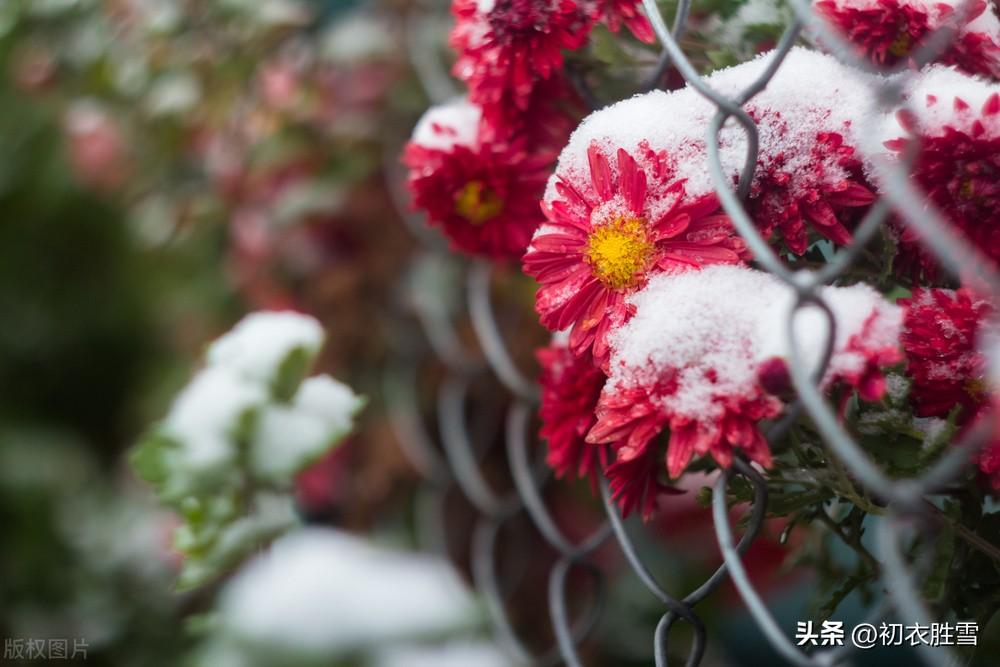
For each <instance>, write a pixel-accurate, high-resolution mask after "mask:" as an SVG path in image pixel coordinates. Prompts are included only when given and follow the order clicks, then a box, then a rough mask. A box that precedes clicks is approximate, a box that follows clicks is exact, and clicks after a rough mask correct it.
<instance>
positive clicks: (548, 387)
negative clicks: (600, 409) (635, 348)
mask: <svg viewBox="0 0 1000 667" xmlns="http://www.w3.org/2000/svg"><path fill="white" fill-rule="evenodd" d="M536 356H537V357H538V363H539V364H541V367H542V375H541V377H540V379H539V384H540V385H541V388H542V405H541V408H540V409H539V411H538V414H539V416H540V417H541V420H542V428H541V431H540V435H541V436H542V438H544V439H545V440H546V441H547V442H548V445H549V455H548V458H547V462H548V464H549V467H550V468H552V469H553V470H554V471H555V472H556V475H557V476H558V477H566V476H569V477H573V476H576V477H581V478H584V477H586V478H588V479H590V480H591V482H592V483H593V482H595V481H596V479H597V475H598V474H599V473H600V468H599V451H601V448H599V447H594V446H593V445H590V444H588V443H587V442H586V441H585V440H584V438H585V437H586V435H587V432H588V431H590V428H591V427H592V426H593V425H594V422H595V421H596V420H597V417H596V416H595V414H594V408H595V407H596V405H597V399H598V397H599V396H600V394H601V387H603V386H604V380H605V376H604V373H602V372H601V371H600V369H598V368H596V367H595V366H594V364H593V363H592V362H591V360H590V359H589V358H588V357H580V356H576V355H574V354H573V353H572V352H570V350H569V348H567V347H566V345H565V344H563V343H561V342H557V341H553V342H552V343H551V344H550V345H549V347H546V348H542V349H540V350H538V351H537V353H536Z"/></svg>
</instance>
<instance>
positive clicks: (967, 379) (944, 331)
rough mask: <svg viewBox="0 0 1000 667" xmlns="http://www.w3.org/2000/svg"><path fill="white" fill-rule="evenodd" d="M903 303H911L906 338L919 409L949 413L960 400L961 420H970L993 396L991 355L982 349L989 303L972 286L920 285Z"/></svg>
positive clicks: (923, 413) (907, 306)
mask: <svg viewBox="0 0 1000 667" xmlns="http://www.w3.org/2000/svg"><path fill="white" fill-rule="evenodd" d="M899 303H900V304H901V305H902V306H903V307H904V308H905V314H904V318H903V327H904V328H903V333H902V336H901V337H900V339H901V341H902V343H903V349H904V351H905V352H906V371H907V373H908V374H909V375H910V377H912V378H913V388H912V389H911V396H912V399H913V402H914V403H915V406H916V414H917V415H919V416H921V417H946V416H948V413H949V412H950V411H951V410H952V408H954V407H955V406H956V405H960V406H962V411H961V413H960V414H959V423H962V424H965V423H968V422H969V421H970V420H972V419H973V418H974V417H975V416H976V415H977V414H978V413H979V411H980V410H981V409H982V408H983V406H984V405H985V404H986V403H987V401H988V400H989V393H988V391H987V389H986V381H985V374H986V360H985V359H984V357H983V355H982V353H981V352H980V351H979V348H978V343H979V341H978V338H979V331H980V328H981V326H982V324H983V322H984V321H985V319H986V317H987V316H988V315H989V313H990V312H991V308H990V305H989V303H987V302H986V301H984V300H982V299H979V298H978V297H976V295H975V294H973V292H972V291H971V290H969V289H968V288H962V289H959V290H957V291H952V290H946V289H919V288H918V289H916V290H914V292H913V296H912V297H911V298H909V299H900V301H899Z"/></svg>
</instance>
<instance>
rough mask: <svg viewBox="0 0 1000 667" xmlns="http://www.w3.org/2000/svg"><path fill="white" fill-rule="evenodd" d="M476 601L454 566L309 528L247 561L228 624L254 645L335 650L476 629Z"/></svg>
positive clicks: (226, 605)
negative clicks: (470, 628) (467, 628)
mask: <svg viewBox="0 0 1000 667" xmlns="http://www.w3.org/2000/svg"><path fill="white" fill-rule="evenodd" d="M477 618H478V610H477V605H476V603H475V601H474V599H473V598H472V596H471V595H470V593H469V591H468V589H467V588H466V586H465V585H464V584H463V583H462V581H461V580H460V579H459V577H458V575H457V573H456V572H455V571H454V570H453V569H452V568H451V566H450V565H448V564H447V563H445V562H444V561H442V560H439V559H436V558H432V557H429V556H423V555H416V554H410V553H405V552H396V551H390V550H387V549H383V548H378V547H376V546H373V545H372V544H369V543H367V542H365V541H363V540H361V539H358V538H356V537H353V536H351V535H348V534H347V533H344V532H340V531H336V530H329V529H320V528H312V529H304V530H301V531H299V532H297V533H293V534H291V535H288V536H286V537H284V538H282V539H280V540H278V541H277V542H275V544H274V545H273V546H272V548H271V550H270V551H269V552H268V553H265V554H262V555H260V556H258V557H257V558H255V559H254V560H253V561H251V562H250V563H249V564H248V565H247V566H245V567H244V568H243V569H242V570H241V571H240V572H239V573H238V574H237V575H236V576H235V577H234V578H233V579H232V580H231V581H230V583H229V584H227V586H226V587H225V589H224V590H223V592H222V595H221V602H220V620H221V622H222V626H223V628H225V629H226V630H228V631H229V632H230V633H231V634H232V635H234V636H235V637H237V638H238V639H239V640H240V641H241V642H245V643H246V644H248V645H250V646H259V647H263V648H266V650H268V651H285V652H288V653H290V654H306V655H312V656H322V657H330V656H336V655H339V654H343V653H345V652H348V651H354V650H360V649H365V648H370V647H373V646H375V645H384V643H387V642H399V641H407V640H413V639H415V638H421V637H426V636H429V635H440V634H442V633H448V632H452V631H454V630H456V629H459V628H463V627H468V626H469V624H470V623H472V622H474V621H475V620H476V619H477Z"/></svg>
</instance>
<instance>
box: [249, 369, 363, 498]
mask: <svg viewBox="0 0 1000 667" xmlns="http://www.w3.org/2000/svg"><path fill="white" fill-rule="evenodd" d="M364 405H365V399H364V398H362V397H359V396H357V395H356V394H355V393H354V392H353V391H351V389H350V387H348V386H347V385H345V384H343V383H341V382H338V381H337V380H334V379H333V378H331V377H330V376H328V375H319V376H316V377H311V378H308V379H306V380H305V381H304V382H303V383H302V385H301V387H299V390H298V392H297V393H296V394H295V396H294V398H292V401H291V403H290V404H288V405H269V406H267V407H265V408H264V409H263V410H262V411H261V413H260V418H259V420H258V422H257V428H256V430H255V431H254V434H253V437H252V439H251V441H250V452H249V461H250V467H251V470H252V471H253V474H254V476H255V477H256V478H258V479H260V480H263V481H267V482H269V483H271V484H274V485H278V486H284V485H287V484H290V482H291V480H292V478H293V477H294V475H295V474H297V473H299V472H301V471H302V470H303V469H304V468H306V467H307V466H308V465H309V464H310V463H313V462H315V461H316V460H318V459H319V458H321V457H322V456H323V455H324V454H326V453H327V452H328V451H329V450H330V449H331V448H332V447H333V446H334V445H336V444H338V443H340V442H341V441H343V439H344V438H345V437H346V436H347V434H348V433H350V432H351V429H352V427H353V423H352V422H353V418H354V416H355V415H356V414H357V413H358V412H359V411H360V410H361V409H362V408H363V407H364Z"/></svg>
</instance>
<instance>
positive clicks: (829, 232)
mask: <svg viewBox="0 0 1000 667" xmlns="http://www.w3.org/2000/svg"><path fill="white" fill-rule="evenodd" d="M783 124H784V121H781V122H779V123H774V122H772V123H769V125H770V126H773V127H775V128H776V129H777V128H780V127H781V125H783ZM808 152H809V156H808V158H807V159H803V156H802V155H801V154H800V153H801V149H797V150H796V151H791V150H789V151H783V152H781V153H779V154H777V155H773V156H769V160H768V162H769V164H768V165H766V167H764V168H763V169H762V170H761V172H760V173H759V174H758V176H757V183H756V184H755V187H754V192H753V194H752V197H751V199H750V213H751V215H752V216H753V219H754V221H755V222H756V223H757V225H758V226H759V227H760V228H761V232H762V233H763V234H764V235H765V236H768V235H770V234H771V233H772V232H773V231H774V230H775V229H779V230H780V231H781V237H782V239H783V240H784V242H785V245H786V246H787V247H788V249H789V250H791V251H792V252H794V253H795V254H796V255H801V254H803V253H805V251H806V249H807V248H808V247H809V233H808V228H807V225H808V226H809V227H811V228H812V229H813V230H815V231H816V232H818V233H819V234H820V235H822V236H823V237H825V238H828V239H830V240H831V241H833V242H834V243H838V244H841V245H846V244H848V243H850V242H851V232H850V231H849V228H851V227H853V226H854V224H855V222H856V221H857V220H858V218H859V216H860V215H861V214H863V213H864V211H865V209H866V208H867V207H868V206H869V205H870V204H871V203H872V202H874V201H875V194H874V193H873V192H872V191H871V189H869V187H868V185H867V182H866V180H865V178H864V176H863V174H862V168H861V161H860V160H859V159H858V158H857V157H856V156H855V151H854V148H853V147H852V146H849V145H848V144H846V143H845V142H844V138H843V136H842V135H841V134H839V133H837V132H819V133H817V134H816V139H815V141H813V142H812V143H810V145H809V147H808Z"/></svg>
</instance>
